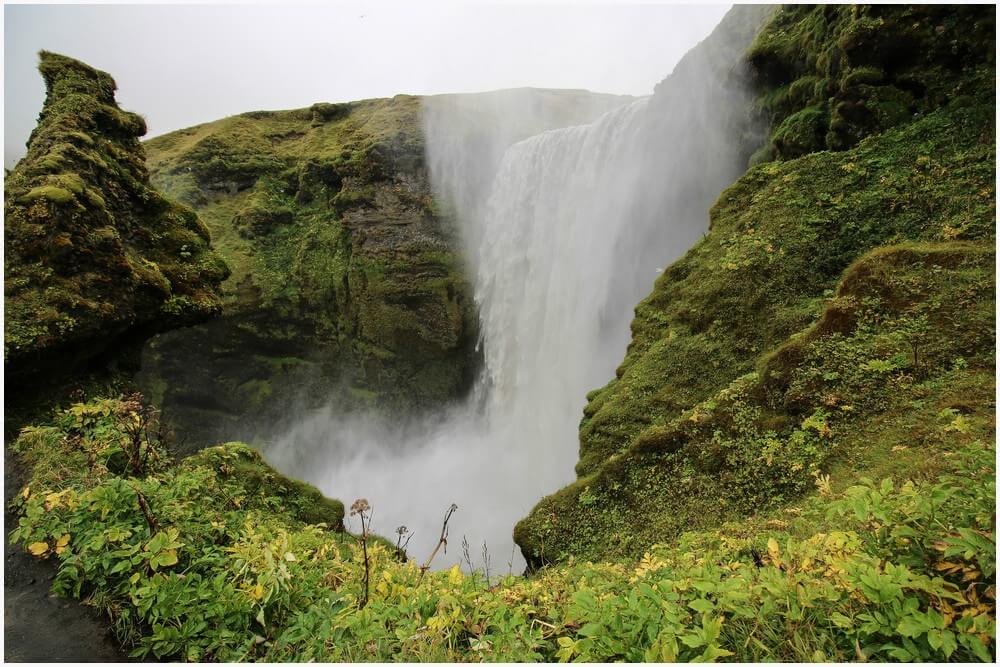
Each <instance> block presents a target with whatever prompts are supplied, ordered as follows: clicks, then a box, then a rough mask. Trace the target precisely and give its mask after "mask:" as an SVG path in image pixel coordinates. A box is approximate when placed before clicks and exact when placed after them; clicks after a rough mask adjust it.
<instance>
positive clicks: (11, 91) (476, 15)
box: [4, 2, 729, 166]
mask: <svg viewBox="0 0 1000 667" xmlns="http://www.w3.org/2000/svg"><path fill="white" fill-rule="evenodd" d="M728 7H729V6H728V5H704V4H703V5H697V6H690V5H676V4H637V5H630V4H622V3H614V4H607V3H606V4H593V3H591V4H566V3H560V4H513V3H505V4H495V5H489V4H484V3H474V4H473V3H469V2H466V3H461V4H460V3H454V2H453V3H451V4H440V3H429V2H409V3H406V4H401V3H387V2H377V3H376V2H352V3H337V4H333V5H324V6H317V5H312V6H295V7H291V6H277V5H271V6H260V5H257V6H235V5H220V6H190V5H173V6H154V5H146V6H128V5H111V6H108V5H104V6H93V5H72V6H67V5H10V4H8V5H5V6H4V163H5V165H6V166H11V165H12V164H13V163H14V162H15V161H16V160H17V159H18V158H20V157H21V156H22V155H23V154H24V143H25V141H27V138H28V134H29V133H30V132H31V129H32V128H33V127H34V125H35V120H36V118H37V116H38V112H39V110H40V109H41V106H42V102H43V100H44V97H45V95H44V92H45V91H44V85H43V84H42V79H41V76H40V75H39V74H38V72H37V70H36V69H35V67H36V64H37V53H38V51H39V50H41V49H47V50H49V51H55V52H57V53H63V54H65V55H69V56H72V57H74V58H78V59H80V60H83V61H84V62H87V63H89V64H91V65H93V66H95V67H97V68H99V69H103V70H105V71H107V72H109V73H110V74H111V75H112V76H113V77H114V78H115V80H116V81H117V83H118V100H119V102H120V103H121V105H122V106H123V107H125V108H127V109H129V110H132V111H137V112H139V113H141V114H142V115H143V116H145V118H146V121H147V124H148V127H149V136H153V135H156V134H162V133H164V132H169V131H171V130H175V129H179V128H182V127H188V126H191V125H195V124H198V123H202V122H205V121H209V120H214V119H216V118H221V117H224V116H229V115H232V114H236V113H241V112H244V111H251V110H256V109H291V108H297V107H304V106H308V105H310V104H312V103H313V102H317V101H328V102H339V101H348V100H357V99H364V98H369V97H388V96H392V95H395V94H397V93H413V94H432V93H451V92H474V91H483V90H494V89H498V88H511V87H520V86H537V87H551V88H587V89H590V90H595V91H601V92H609V93H627V94H632V95H646V94H649V93H651V92H652V90H653V86H654V85H655V84H656V83H657V82H658V81H659V80H660V79H662V78H663V77H664V76H666V75H667V74H669V73H670V71H671V70H672V69H673V66H674V65H675V64H676V63H677V61H678V60H679V59H680V57H681V56H682V55H683V54H684V53H685V52H686V51H687V50H688V49H690V48H691V47H692V46H694V45H695V44H696V43H697V42H699V41H700V40H702V39H703V38H704V37H706V36H707V35H708V33H709V32H711V30H712V28H713V27H714V26H715V25H716V24H717V23H718V22H719V20H720V19H721V18H722V15H723V14H724V13H725V12H726V10H727V9H728Z"/></svg>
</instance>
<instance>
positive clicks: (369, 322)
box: [140, 90, 621, 441]
mask: <svg viewBox="0 0 1000 667" xmlns="http://www.w3.org/2000/svg"><path fill="white" fill-rule="evenodd" d="M521 94H523V95H524V96H525V97H526V98H528V99H527V100H526V103H528V102H530V103H533V104H534V106H535V107H537V109H536V113H535V114H534V115H533V116H532V119H531V121H530V122H526V123H525V124H524V126H523V127H516V128H511V133H510V136H509V137H507V141H510V142H512V141H514V140H516V139H519V138H522V137H524V136H528V135H530V134H533V133H536V132H539V131H541V130H544V129H548V128H549V127H553V126H557V125H564V124H571V123H574V122H583V121H586V120H589V119H591V118H592V117H593V116H594V115H596V114H598V113H600V112H601V111H602V110H605V109H607V108H609V107H610V106H612V105H614V104H617V103H620V101H621V99H620V98H616V97H614V96H609V95H594V94H591V93H586V92H583V91H542V90H540V91H522V93H521ZM504 95H505V93H503V92H501V93H496V94H482V95H475V96H468V98H469V99H465V96H442V97H440V98H430V103H431V104H434V105H436V106H441V105H446V104H453V105H454V106H455V107H456V108H459V107H461V108H464V107H462V105H465V106H471V107H472V108H474V109H480V110H482V109H488V108H490V106H491V104H490V102H491V101H492V97H497V98H498V99H505V97H504ZM427 103H428V101H427V100H422V99H421V98H418V97H414V96H409V95H398V96H396V97H394V98H392V99H377V100H365V101H361V102H352V103H345V104H315V105H313V106H312V107H310V108H307V109H299V110H293V111H278V112H252V113H246V114H242V115H240V116H234V117H231V118H226V119H223V120H219V121H216V122H213V123H208V124H205V125H199V126H197V127H193V128H190V129H187V130H180V131H178V132H173V133H170V134H168V135H165V136H162V137H157V138H155V139H153V140H150V141H149V142H148V143H147V144H146V148H147V151H148V154H149V167H150V171H151V173H152V178H153V182H154V183H156V184H157V186H158V187H161V188H162V189H163V190H164V191H165V192H167V193H169V194H170V195H172V196H175V197H177V198H178V199H180V200H181V201H184V202H185V203H188V204H190V205H191V206H192V207H194V208H195V209H196V210H197V211H198V213H199V215H200V216H201V217H202V219H203V220H205V222H206V224H207V225H208V227H209V228H210V229H211V232H212V236H213V239H214V242H215V246H216V247H217V249H218V251H219V252H220V254H222V255H223V256H224V257H225V258H226V261H227V262H228V263H229V264H230V266H231V267H232V275H231V276H230V278H229V279H228V280H227V281H226V282H225V283H224V285H223V289H224V292H223V294H224V303H225V306H224V313H223V317H221V318H219V319H216V320H214V321H213V322H210V323H208V324H205V325H203V326H200V327H195V328H191V329H187V330H183V331H173V332H170V333H168V334H165V335H163V336H160V337H158V338H157V339H155V340H154V341H152V342H151V344H150V345H149V346H148V347H147V349H146V352H145V354H144V359H143V372H142V375H141V376H140V380H141V383H142V384H143V386H144V388H145V390H146V393H147V394H149V395H150V396H151V397H152V398H153V399H154V400H155V401H156V402H157V403H158V404H162V405H163V407H164V410H165V414H166V415H167V417H168V418H169V419H170V420H171V421H172V422H174V423H175V425H176V426H177V427H178V428H179V429H180V431H182V432H183V433H184V434H186V435H189V436H192V437H194V438H196V439H202V440H206V441H209V440H211V439H212V438H216V437H223V438H232V437H245V438H248V437H254V436H260V435H261V434H262V432H261V431H260V430H259V428H268V429H273V428H276V427H277V428H280V424H281V420H282V417H283V416H285V415H287V413H288V412H289V408H290V406H291V405H293V404H297V405H301V404H302V403H305V404H306V405H319V404H322V403H323V402H326V401H330V400H332V401H335V402H336V403H337V405H338V406H339V408H340V409H352V408H364V407H377V408H381V409H390V408H391V409H393V410H395V411H402V412H404V413H405V412H410V411H415V410H421V409H422V410H426V409H431V408H434V407H438V406H440V405H442V404H443V403H445V402H447V401H449V400H453V399H456V398H458V397H460V396H461V395H462V394H463V392H464V391H465V390H466V389H467V387H468V386H469V383H470V381H471V379H472V377H473V374H474V372H475V370H476V363H477V356H476V354H475V352H474V346H475V342H476V339H477V335H478V334H477V322H478V317H477V315H476V313H475V310H474V305H473V303H472V299H471V289H470V285H469V279H468V277H467V275H466V270H465V267H464V265H463V261H462V259H461V256H462V253H461V242H460V239H459V236H458V230H457V229H456V228H455V225H454V222H453V220H452V219H451V218H450V217H449V216H448V215H447V214H446V213H445V212H443V211H442V210H440V207H439V205H438V204H436V203H435V201H434V199H433V198H432V192H431V187H430V183H429V179H428V176H427V168H426V167H425V159H424V136H423V131H424V130H423V127H422V122H421V114H422V109H423V106H424V105H425V104H427ZM435 108H436V107H435ZM493 120H494V121H495V122H500V121H499V120H497V119H493ZM488 122H491V121H490V119H489V118H479V119H478V126H477V125H476V123H470V124H468V126H467V127H465V129H464V132H465V133H466V134H465V137H466V139H467V140H468V141H469V142H473V143H474V142H475V141H476V140H477V132H476V128H477V127H479V128H480V130H479V132H480V134H487V133H486V132H483V128H485V127H486V126H485V123H488ZM397 414H398V413H397Z"/></svg>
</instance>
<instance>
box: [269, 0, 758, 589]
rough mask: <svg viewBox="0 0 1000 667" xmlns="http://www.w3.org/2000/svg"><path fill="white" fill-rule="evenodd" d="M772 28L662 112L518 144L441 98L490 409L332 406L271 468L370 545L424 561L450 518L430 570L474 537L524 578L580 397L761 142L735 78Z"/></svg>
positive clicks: (728, 40)
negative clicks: (324, 500) (366, 535)
mask: <svg viewBox="0 0 1000 667" xmlns="http://www.w3.org/2000/svg"><path fill="white" fill-rule="evenodd" d="M764 14H765V11H764V10H761V9H760V8H756V7H746V8H737V9H734V10H732V11H731V12H730V13H729V14H728V15H727V17H726V18H725V19H724V20H723V22H722V23H721V24H720V26H719V27H718V28H716V31H715V32H714V33H713V34H712V36H710V37H709V38H708V39H706V40H705V41H703V42H702V43H701V44H700V45H699V46H698V47H696V48H695V49H694V50H692V51H691V52H689V53H688V54H687V55H686V56H685V58H684V59H682V61H681V62H680V63H679V64H678V65H677V67H676V68H675V71H674V72H673V74H671V76H669V77H668V78H667V79H666V80H665V81H664V82H663V83H661V84H660V85H659V86H658V87H657V90H656V93H655V94H654V95H653V96H651V97H647V98H642V99H639V100H636V101H634V102H632V103H629V104H624V105H622V106H620V107H618V108H615V109H613V110H611V111H609V112H607V113H605V114H604V115H603V116H601V117H600V118H598V119H597V120H596V121H594V122H592V123H589V124H586V125H578V126H573V127H566V128H561V129H555V130H549V131H546V132H542V133H541V134H537V135H535V136H531V137H529V138H527V139H524V140H522V141H518V142H516V143H513V144H512V145H510V142H509V139H510V137H512V136H515V135H516V132H515V131H514V130H512V128H516V127H521V126H523V125H524V123H523V122H522V120H523V119H518V118H516V117H507V118H506V120H505V123H506V125H505V124H504V123H496V124H486V125H485V126H483V127H480V128H478V131H479V132H480V136H479V137H478V140H476V141H472V140H470V139H469V132H468V127H467V126H462V125H461V122H460V119H459V118H458V116H457V115H456V114H451V113H449V105H448V104H446V103H442V101H441V100H434V99H433V98H431V101H430V102H429V103H427V109H426V112H425V119H424V124H425V141H426V146H427V164H428V167H429V172H430V176H431V180H432V183H433V185H434V187H435V190H436V192H437V193H438V197H439V198H440V199H441V200H442V201H443V202H444V203H445V204H446V205H448V206H450V210H451V211H452V212H453V215H454V216H455V217H456V219H457V221H458V223H459V225H460V228H461V230H462V232H463V237H464V242H465V246H466V251H467V257H468V258H469V263H470V270H471V271H472V272H473V274H474V275H475V300H476V304H477V306H478V309H479V316H480V322H481V327H480V329H481V336H482V340H481V345H482V349H483V352H484V359H485V364H484V370H483V373H482V377H481V378H480V380H479V385H478V387H477V390H476V394H477V396H478V397H479V398H481V399H482V400H476V399H472V398H470V400H469V401H468V402H467V403H466V404H465V405H460V406H457V407H456V408H454V409H452V410H450V411H448V413H447V414H442V415H435V416H433V417H428V418H427V419H426V420H423V421H421V422H420V423H418V424H408V425H387V424H386V423H385V422H384V421H379V420H377V419H374V418H373V417H371V416H367V415H347V416H345V415H338V414H337V413H336V411H335V410H334V408H333V407H331V408H328V409H326V410H325V411H322V412H320V413H318V414H315V415H312V416H309V417H308V418H306V419H304V420H302V422H301V423H299V424H298V425H297V426H296V427H295V428H294V429H293V430H292V432H290V433H289V434H287V435H286V436H285V437H283V438H280V439H279V440H278V441H277V442H276V443H275V444H274V445H273V446H272V447H271V448H269V449H268V451H267V452H266V454H267V456H268V458H269V459H270V460H272V461H273V462H274V463H275V464H276V465H277V466H278V467H279V468H280V469H283V470H285V471H286V472H290V473H291V474H295V475H297V476H300V477H302V478H304V479H307V480H308V481H311V482H313V483H315V484H316V485H317V486H319V487H320V489H322V490H323V491H324V492H325V493H327V494H328V495H331V496H334V497H338V498H342V499H344V500H346V501H347V502H350V501H351V500H353V499H354V498H356V497H366V498H368V499H369V501H370V502H371V503H372V505H373V506H374V507H375V515H374V521H375V526H376V528H375V530H376V532H379V533H381V534H384V535H391V534H392V532H393V530H394V529H395V528H396V526H398V525H402V524H405V525H406V526H408V527H409V528H410V529H411V531H413V532H414V538H413V541H412V542H411V544H410V552H411V554H413V555H414V556H415V557H417V558H418V559H419V558H424V557H425V555H426V553H429V551H430V550H431V549H432V548H433V545H434V544H435V543H436V541H437V537H438V532H439V530H440V521H441V515H442V514H443V513H444V511H445V509H446V508H447V507H448V506H449V505H450V504H451V503H452V502H454V503H457V504H458V506H459V511H458V512H457V513H456V514H455V516H454V519H453V520H452V523H451V534H452V540H451V543H450V546H451V547H452V548H451V549H449V550H448V553H447V555H446V556H445V557H443V558H441V559H440V560H439V561H438V562H437V563H436V565H438V566H444V565H451V564H454V563H456V562H458V561H459V560H460V558H461V551H460V550H459V549H457V548H455V547H456V546H457V545H458V543H459V542H460V539H461V538H459V537H456V536H462V535H464V536H466V537H467V538H468V541H469V543H470V544H471V549H470V550H471V551H472V553H473V554H478V553H479V550H480V546H481V544H482V543H483V541H486V543H487V545H488V547H489V550H490V553H491V557H492V560H493V569H494V571H498V570H502V571H506V569H507V568H506V563H507V562H508V560H510V561H511V562H512V567H514V568H517V567H519V566H520V565H521V564H522V563H523V561H522V560H521V559H520V554H516V553H512V547H513V545H512V541H511V530H512V528H513V525H514V524H515V523H516V521H517V520H518V519H520V518H521V517H523V516H524V515H525V514H526V513H527V512H528V511H529V510H530V509H531V507H532V506H533V505H534V504H535V503H536V502H537V501H538V500H539V499H540V498H541V497H542V496H543V495H545V494H547V493H551V492H553V491H556V490H557V489H558V488H560V487H561V486H563V485H565V484H567V483H569V482H571V481H572V480H573V479H574V474H573V467H574V464H575V463H576V458H577V450H578V441H577V433H576V430H577V424H578V422H579V420H580V417H581V415H582V408H583V406H584V404H585V400H586V393H587V392H588V391H589V390H591V389H594V388H597V387H600V386H602V385H604V384H605V383H606V382H607V381H608V380H610V379H611V378H612V377H613V375H614V369H615V366H616V365H617V364H618V363H619V362H620V361H621V359H622V358H623V356H624V353H625V349H626V346H627V344H628V341H629V337H630V331H629V325H630V322H631V319H632V310H633V309H634V307H635V305H636V304H637V303H638V302H639V300H641V299H642V298H643V297H644V296H645V295H646V294H648V293H649V291H650V289H651V287H652V285H653V281H654V280H655V278H656V275H657V273H658V271H659V270H662V267H663V266H665V265H666V264H667V263H669V262H671V261H673V260H674V259H676V258H677V257H679V256H680V255H681V254H683V253H684V252H685V251H686V250H687V249H688V248H689V247H690V246H691V245H692V244H693V243H694V242H695V241H696V240H697V239H698V238H699V236H700V235H701V234H703V233H704V232H705V230H706V229H707V224H708V209H709V207H710V205H711V204H712V202H713V201H714V199H715V198H716V197H717V196H718V194H719V192H720V191H721V190H722V189H723V188H724V187H726V186H727V185H728V184H730V183H731V182H732V181H733V180H735V178H736V177H738V175H739V174H740V173H741V171H742V170H743V169H744V168H745V166H746V162H747V158H748V156H749V153H750V151H752V150H753V149H754V148H756V144H757V143H758V142H759V138H760V134H759V130H760V124H759V122H758V120H757V119H756V118H754V117H753V115H752V114H751V113H750V112H749V109H750V108H751V106H752V105H751V103H750V97H749V92H748V90H747V88H746V86H745V75H744V73H743V72H742V71H741V68H740V67H739V66H738V64H737V63H739V62H740V61H741V58H740V55H741V54H742V53H743V51H745V49H746V47H747V46H748V44H749V41H750V39H751V38H752V36H753V34H755V32H756V29H757V27H758V26H759V24H760V22H761V20H762V19H763V16H764ZM508 116H510V114H508ZM460 127H464V129H463V130H462V131H459V129H458V128H460ZM483 133H485V138H484V136H483ZM505 142H506V143H505ZM473 147H477V148H480V149H481V148H483V147H487V148H488V150H482V151H480V152H477V151H475V150H473ZM498 147H499V148H498ZM504 149H505V150H504ZM317 442H321V443H326V444H325V446H324V448H323V449H322V450H319V451H317V450H316V445H315V443H317ZM303 448H310V449H309V451H308V453H307V454H306V455H305V456H303V451H302V450H303ZM355 528H356V527H355Z"/></svg>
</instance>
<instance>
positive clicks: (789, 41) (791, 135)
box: [748, 5, 996, 159]
mask: <svg viewBox="0 0 1000 667" xmlns="http://www.w3.org/2000/svg"><path fill="white" fill-rule="evenodd" d="M995 46H996V26H995V16H994V14H992V13H990V12H986V11H983V10H982V9H979V8H976V7H968V6H963V7H946V6H944V5H937V6H934V5H919V6H918V5H915V6H912V7H906V8H899V7H886V6H882V5H827V6H819V7H817V6H815V5H796V6H789V7H785V8H783V9H782V11H780V12H778V13H777V14H776V15H775V17H774V20H773V21H771V23H770V25H769V26H767V27H766V28H765V29H764V30H762V31H761V32H760V33H759V34H758V35H757V39H756V41H755V42H754V44H753V46H751V48H750V52H749V54H748V56H749V59H750V63H751V64H752V65H753V67H754V69H755V71H756V73H757V76H758V79H759V81H760V83H761V84H762V85H763V87H764V88H766V89H767V92H766V93H765V94H764V95H763V96H762V97H761V103H762V105H763V107H764V109H765V110H766V111H767V112H768V114H769V115H770V118H771V126H772V127H773V128H774V132H773V133H772V138H771V143H770V144H769V146H768V147H767V150H766V152H765V154H766V155H769V156H776V157H780V158H784V159H788V158H794V157H799V156H800V155H805V154H807V153H811V152H813V151H818V150H823V149H831V150H843V149H845V148H850V147H852V146H854V145H856V144H857V143H858V142H859V141H860V140H861V139H863V138H865V137H866V136H868V135H870V134H877V133H878V132H882V131H884V130H887V129H889V128H891V127H895V126H896V125H899V124H901V123H905V122H906V121H908V120H909V119H911V118H912V117H913V116H914V115H915V114H916V115H919V114H923V113H927V112H928V111H932V110H934V109H936V108H938V107H941V106H945V105H946V104H948V103H949V102H952V101H955V100H961V99H962V98H963V97H964V96H966V95H976V94H977V93H978V92H980V90H981V87H982V85H988V86H991V85H992V80H993V75H992V68H991V69H990V72H989V73H988V76H987V77H986V78H984V79H983V80H982V81H981V82H980V81H977V80H976V79H975V78H974V77H970V76H968V74H969V72H968V70H970V69H974V68H976V67H979V66H981V65H982V64H984V63H989V64H990V65H991V66H992V64H993V62H994V55H995Z"/></svg>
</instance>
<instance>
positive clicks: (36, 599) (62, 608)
mask: <svg viewBox="0 0 1000 667" xmlns="http://www.w3.org/2000/svg"><path fill="white" fill-rule="evenodd" d="M18 473H19V470H18V466H17V463H16V462H15V461H14V460H12V457H11V456H10V455H9V454H8V453H7V452H6V451H5V452H4V496H5V497H4V506H5V507H6V506H7V504H8V503H9V501H10V498H11V497H13V495H14V494H15V493H17V492H18V490H20V488H21V483H20V475H19V474H18ZM4 519H5V522H6V531H5V532H4V536H3V541H4V548H3V554H4V586H3V592H4V600H3V637H4V656H3V657H4V661H5V662H123V661H125V660H127V658H126V657H125V656H124V655H123V654H122V652H121V651H120V650H119V649H118V646H117V643H116V642H115V639H114V635H113V634H112V632H111V628H110V626H109V625H108V622H107V620H106V619H103V618H101V617H100V616H99V615H98V614H97V613H96V611H95V610H93V609H91V608H90V607H85V606H83V605H82V604H80V603H79V602H77V601H76V600H69V599H65V598H60V597H56V596H54V595H52V594H51V593H50V592H49V588H50V587H51V585H52V578H53V577H54V576H55V573H56V567H55V563H52V562H49V561H43V560H38V559H37V558H33V557H32V556H31V555H29V554H28V553H27V552H25V551H23V550H22V549H20V548H19V547H14V546H11V545H10V544H8V542H7V539H6V536H7V534H8V533H9V532H10V530H11V528H12V527H13V526H14V525H16V524H15V523H14V522H16V521H17V519H16V517H14V516H13V515H12V514H11V513H10V512H7V511H5V512H4Z"/></svg>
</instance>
